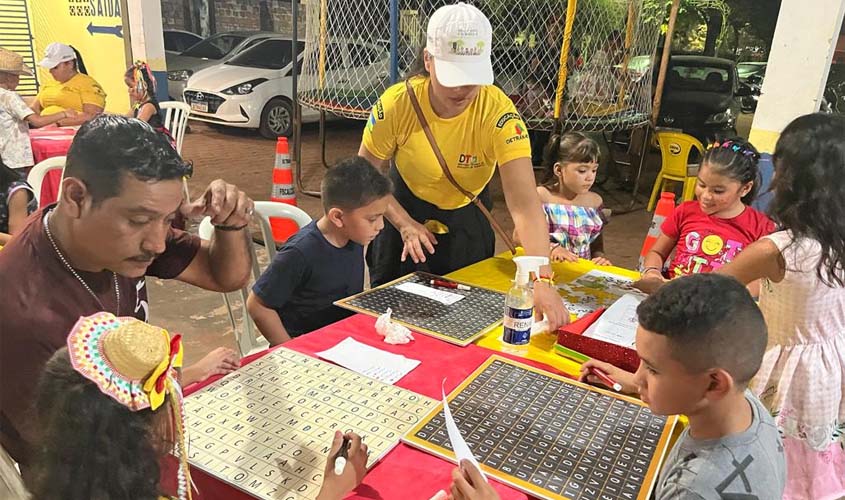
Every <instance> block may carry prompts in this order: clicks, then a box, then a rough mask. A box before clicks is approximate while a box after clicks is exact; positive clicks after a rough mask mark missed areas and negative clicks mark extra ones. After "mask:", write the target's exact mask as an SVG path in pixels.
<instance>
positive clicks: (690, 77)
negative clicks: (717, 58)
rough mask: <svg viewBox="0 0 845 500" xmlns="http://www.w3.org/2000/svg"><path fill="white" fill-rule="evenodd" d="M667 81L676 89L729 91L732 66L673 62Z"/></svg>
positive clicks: (731, 80)
mask: <svg viewBox="0 0 845 500" xmlns="http://www.w3.org/2000/svg"><path fill="white" fill-rule="evenodd" d="M667 82H668V85H669V87H670V88H672V89H674V90H697V91H703V92H719V93H728V92H730V91H731V89H732V85H733V78H732V75H731V70H730V68H726V67H719V66H712V65H708V64H693V63H673V64H672V68H671V69H670V70H669V74H668V75H667Z"/></svg>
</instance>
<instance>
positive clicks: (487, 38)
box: [425, 2, 493, 87]
mask: <svg viewBox="0 0 845 500" xmlns="http://www.w3.org/2000/svg"><path fill="white" fill-rule="evenodd" d="M425 48H426V50H427V51H428V53H429V54H430V55H431V56H432V57H433V58H434V69H435V72H436V74H437V81H438V82H440V84H441V85H443V86H444V87H460V86H462V85H491V84H492V83H493V63H492V62H491V61H490V51H491V49H492V48H493V28H492V27H491V26H490V20H489V19H487V16H485V15H484V13H482V12H481V11H480V10H478V8H477V7H474V6H472V5H469V4H465V3H463V2H460V3H456V4H454V5H446V6H444V7H440V8H439V9H437V10H436V11H435V12H434V14H432V15H431V18H430V19H429V21H428V31H427V35H426V47H425Z"/></svg>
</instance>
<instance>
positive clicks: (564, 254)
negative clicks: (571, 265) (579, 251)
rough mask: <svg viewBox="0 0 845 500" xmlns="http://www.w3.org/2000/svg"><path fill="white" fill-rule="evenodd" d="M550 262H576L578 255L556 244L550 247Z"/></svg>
mask: <svg viewBox="0 0 845 500" xmlns="http://www.w3.org/2000/svg"><path fill="white" fill-rule="evenodd" d="M551 260H552V262H578V256H577V255H575V254H574V253H572V252H570V251H569V250H567V249H565V248H563V247H562V246H560V245H558V246H556V247H554V248H553V249H552V253H551Z"/></svg>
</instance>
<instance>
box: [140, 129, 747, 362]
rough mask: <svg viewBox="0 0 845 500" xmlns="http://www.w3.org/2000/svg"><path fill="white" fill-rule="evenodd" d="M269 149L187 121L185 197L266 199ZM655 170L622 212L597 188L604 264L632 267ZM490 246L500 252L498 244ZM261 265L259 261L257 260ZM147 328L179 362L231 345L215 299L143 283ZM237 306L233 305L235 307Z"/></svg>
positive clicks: (616, 196)
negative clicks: (179, 346)
mask: <svg viewBox="0 0 845 500" xmlns="http://www.w3.org/2000/svg"><path fill="white" fill-rule="evenodd" d="M738 128H739V129H740V133H745V134H747V130H748V128H750V118H749V115H743V117H741V119H740V123H739V127H738ZM327 137H328V140H327V143H328V146H327V148H326V149H327V154H326V155H327V161H328V162H329V163H330V164H331V163H332V162H334V161H336V160H337V159H339V158H343V157H346V156H349V155H353V154H355V153H356V152H357V150H358V144H359V141H360V137H361V122H352V121H338V122H334V123H331V124H330V125H329V130H328V134H327ZM274 147H275V143H274V142H273V141H269V140H266V139H263V138H261V137H260V136H258V134H256V133H254V132H252V131H242V130H237V129H226V128H216V127H209V126H206V125H204V124H201V123H197V122H191V133H189V134H188V135H187V136H186V137H185V142H184V146H183V154H184V156H185V158H186V159H189V160H191V161H193V163H194V172H195V173H194V177H193V178H192V179H191V180H190V188H191V191H192V194H193V195H198V194H199V193H200V192H201V191H202V190H203V189H204V188H205V186H207V185H208V183H209V182H210V181H211V180H213V179H216V178H223V179H225V180H227V181H229V182H232V183H235V184H237V185H238V186H239V187H241V189H243V190H244V191H246V192H247V194H249V195H250V196H251V197H252V198H253V199H256V200H266V199H268V198H269V195H270V187H271V176H272V169H273V159H274ZM658 167H659V157H658V156H656V155H651V156H650V157H649V161H648V164H647V165H646V169H645V173H644V175H643V182H642V183H641V185H640V193H641V195H640V197H639V199H638V200H639V202H638V203H637V205H636V206H635V209H634V210H633V211H630V212H628V213H623V212H625V211H627V209H628V206H629V201H630V188H629V187H628V188H626V190H618V189H615V188H614V189H610V188H611V187H614V186H616V185H617V184H618V183H617V182H615V181H613V180H611V181H609V182H608V183H606V184H605V186H606V188H607V189H604V190H603V191H601V192H602V195H603V196H604V198H605V203H606V205H608V206H609V207H611V208H612V209H613V211H614V214H613V216H612V219H611V223H610V225H609V226H608V227H607V229H606V231H605V249H606V250H607V253H608V254H609V257H610V259H611V260H612V261H613V262H614V263H615V264H618V265H621V266H624V267H634V266H636V262H637V257H638V255H639V250H640V247H641V245H642V240H643V237H644V236H645V233H646V230H647V228H648V225H649V223H650V221H651V214H649V213H646V212H645V211H644V210H643V209H642V208H643V205H644V200H645V196H647V194H648V192H649V189H650V188H651V185H652V180H653V179H654V175H655V172H656V171H657V169H658ZM302 170H303V181H304V186H305V189H307V190H318V189H319V182H320V179H321V178H322V173H323V170H324V168H323V166H322V162H321V159H320V146H319V139H318V133H317V128H316V126H306V127H305V130H304V132H303V148H302ZM493 186H494V189H493V195H494V200H495V203H496V208H495V209H494V211H493V212H494V215H495V216H496V218H497V220H499V221H500V222H501V224H502V225H503V226H504V227H505V229H506V230H508V231H510V230H511V229H512V227H513V223H512V221H511V219H510V217H509V215H508V212H507V210H505V208H504V198H503V195H502V191H501V185H500V183H499V180H498V177H497V178H496V179H494V181H493ZM297 195H298V196H297V197H298V202H299V207H300V208H302V209H303V210H305V211H306V212H308V213H309V214H310V215H311V216H312V217H315V218H316V217H319V216H320V214H321V208H320V203H319V200H318V199H316V198H312V197H309V196H304V195H302V194H301V193H297ZM497 248H498V249H499V250H500V251H501V250H504V249H505V247H504V246H503V245H502V244H501V242H499V244H498V245H497ZM263 260H265V261H266V259H263ZM149 287H150V298H151V311H152V314H151V316H152V322H153V323H156V324H160V325H162V326H166V327H167V328H168V329H169V330H170V331H175V332H180V333H183V334H185V337H184V338H185V341H186V356H187V361H188V362H192V361H195V360H197V359H199V358H200V357H202V356H203V355H205V353H207V352H208V351H210V350H212V349H214V348H215V347H218V346H229V347H234V346H235V342H234V337H233V333H232V327H231V324H230V321H229V318H228V315H227V313H226V308H225V307H224V305H223V300H222V296H221V295H220V294H218V293H211V292H206V291H203V290H200V289H197V288H194V287H191V286H188V285H184V284H181V283H178V282H175V281H169V282H163V281H161V280H150V283H149ZM235 304H236V305H238V304H239V301H237V300H236V301H235Z"/></svg>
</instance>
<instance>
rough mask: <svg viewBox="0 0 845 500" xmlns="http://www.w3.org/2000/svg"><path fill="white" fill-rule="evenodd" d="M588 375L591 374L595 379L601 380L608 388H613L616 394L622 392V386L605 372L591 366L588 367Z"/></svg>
mask: <svg viewBox="0 0 845 500" xmlns="http://www.w3.org/2000/svg"><path fill="white" fill-rule="evenodd" d="M590 373H592V374H593V375H595V376H596V377H598V378H599V379H601V381H602V382H604V383H605V384H607V386H608V387H613V390H614V391H616V392H621V391H622V384H620V383H619V382H617V381H615V380H613V379H612V378H611V377H610V375H608V374H607V372H605V371H604V370H602V369H601V368H598V367H595V366H591V367H590Z"/></svg>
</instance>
